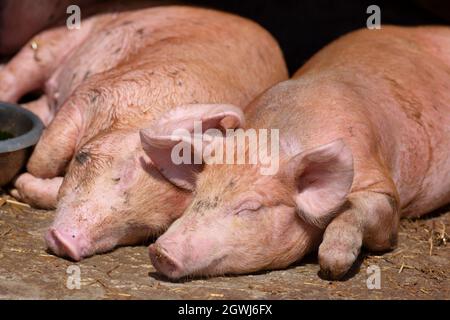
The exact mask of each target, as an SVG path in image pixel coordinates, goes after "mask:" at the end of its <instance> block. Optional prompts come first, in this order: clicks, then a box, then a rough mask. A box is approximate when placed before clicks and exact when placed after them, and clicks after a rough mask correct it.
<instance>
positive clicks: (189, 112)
mask: <svg viewBox="0 0 450 320" xmlns="http://www.w3.org/2000/svg"><path fill="white" fill-rule="evenodd" d="M196 122H197V123H196ZM198 124H201V129H202V133H204V132H205V131H206V130H208V129H213V128H217V129H221V130H226V129H235V128H238V127H241V126H243V124H244V115H243V112H242V110H241V109H240V108H238V107H235V106H232V105H227V104H193V105H185V106H181V107H178V108H176V109H174V110H172V111H170V112H168V113H166V114H164V115H163V116H162V117H161V118H160V119H158V120H157V121H155V123H154V124H153V125H151V126H150V127H149V128H147V129H144V130H141V132H140V136H141V142H142V147H143V149H144V151H145V152H146V154H147V155H148V156H149V157H150V159H151V160H152V162H153V164H154V165H155V166H156V168H158V170H159V171H160V172H161V174H162V175H163V176H164V177H166V178H167V179H168V180H169V181H170V182H172V183H173V184H174V185H176V186H178V187H180V188H183V189H187V190H193V189H194V187H195V179H196V178H195V177H196V173H198V172H199V171H201V169H202V163H201V162H202V155H201V150H197V149H196V148H195V147H197V146H198V145H197V144H196V143H194V136H193V133H194V128H195V125H198ZM198 138H201V137H195V139H198ZM203 142H204V140H203ZM203 142H201V143H202V147H204V146H205V144H204V143H203ZM174 148H177V150H178V149H180V150H189V151H190V153H191V154H189V155H185V154H183V158H184V159H186V158H189V159H190V160H191V161H183V162H181V163H180V162H179V161H178V160H177V161H174V157H173V152H172V151H174ZM195 159H200V163H199V162H198V161H194V160H195Z"/></svg>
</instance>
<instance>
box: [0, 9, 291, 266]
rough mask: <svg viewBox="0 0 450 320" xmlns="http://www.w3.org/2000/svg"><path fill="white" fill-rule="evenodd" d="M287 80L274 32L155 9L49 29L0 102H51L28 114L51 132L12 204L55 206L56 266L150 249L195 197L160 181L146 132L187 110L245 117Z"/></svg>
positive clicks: (206, 14)
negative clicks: (243, 110)
mask: <svg viewBox="0 0 450 320" xmlns="http://www.w3.org/2000/svg"><path fill="white" fill-rule="evenodd" d="M285 79H287V69H286V66H285V63H284V60H283V56H282V53H281V51H280V49H279V47H278V45H277V43H276V42H275V40H274V39H273V38H272V37H271V36H270V34H269V33H268V32H266V31H265V30H264V29H262V28H261V27H259V26H258V25H257V24H255V23H253V22H251V21H249V20H246V19H243V18H240V17H237V16H233V15H230V14H226V13H221V12H217V11H213V10H206V9H199V8H190V7H180V6H173V7H172V6H171V7H157V8H150V9H144V10H138V11H129V12H123V13H114V14H102V15H97V16H94V17H91V18H89V19H85V20H84V21H83V25H82V28H81V29H80V30H73V31H69V30H67V29H66V28H65V27H60V28H56V29H50V30H47V31H45V32H43V33H41V34H39V35H37V36H36V37H34V38H33V39H32V40H31V41H30V43H29V44H27V45H26V46H25V47H24V48H23V49H22V50H21V51H20V52H19V53H18V54H17V56H15V57H14V58H13V59H12V60H11V61H10V63H9V64H7V65H6V66H5V67H4V68H3V69H2V70H1V72H0V100H6V101H11V102H16V101H17V100H18V99H20V97H21V96H23V95H24V94H26V93H28V92H30V91H32V90H36V89H41V90H43V91H44V95H43V96H42V98H41V99H39V100H38V101H35V102H32V103H30V104H28V105H26V107H27V108H28V109H30V110H32V111H34V112H35V113H37V114H38V115H40V117H41V118H42V119H43V120H44V121H45V122H46V123H47V124H48V127H47V128H46V130H45V131H44V133H43V136H42V137H41V140H40V141H39V143H38V144H37V146H36V148H35V151H34V153H33V155H32V157H31V159H30V161H29V163H28V166H27V168H28V171H29V172H28V173H25V174H24V175H22V176H20V177H19V178H18V179H17V181H16V183H15V187H16V188H17V189H16V190H13V195H14V196H15V197H17V198H18V199H21V200H22V201H26V202H28V203H31V204H33V205H34V206H38V207H43V208H52V207H54V206H55V205H56V207H57V210H56V218H55V221H54V223H53V225H52V226H51V227H50V229H49V231H48V233H47V235H46V240H47V244H48V246H49V248H50V249H51V251H53V252H54V253H55V254H57V255H60V256H67V257H70V258H72V259H74V260H80V259H82V258H84V257H87V256H90V255H92V254H94V253H98V252H105V251H108V250H111V249H113V248H114V247H115V246H118V245H130V244H139V243H143V242H145V241H146V240H147V239H148V238H149V237H150V236H154V235H157V234H158V233H160V232H162V231H163V230H165V229H166V228H167V227H168V226H169V224H170V223H171V222H172V221H173V220H174V219H175V218H177V217H178V216H179V215H181V213H182V212H183V211H184V209H185V208H186V206H187V205H188V203H189V201H190V198H191V194H190V193H189V192H186V191H183V190H182V189H180V188H177V187H175V186H173V185H172V184H170V183H169V182H167V181H166V180H165V179H164V178H163V177H162V176H161V174H160V173H159V171H158V170H157V169H156V168H155V166H154V165H153V163H152V162H151V161H150V160H149V159H148V157H147V156H146V154H145V153H144V151H143V150H142V147H141V143H140V139H139V129H140V128H145V127H146V126H148V124H149V123H150V122H151V121H152V120H154V119H155V118H156V117H158V116H159V115H161V114H162V113H164V112H166V111H167V110H170V109H171V108H173V107H175V106H177V105H180V104H189V103H201V102H204V103H218V102H222V101H227V102H229V103H232V104H237V105H242V106H245V105H246V104H248V103H249V102H250V101H251V100H252V99H253V98H254V97H256V96H257V95H258V94H259V93H261V92H262V91H264V90H265V89H267V88H269V87H271V86H272V85H274V84H275V83H277V82H279V81H282V80H285ZM63 177H64V180H63Z"/></svg>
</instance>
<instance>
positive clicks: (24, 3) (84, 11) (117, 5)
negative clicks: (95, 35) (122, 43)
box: [0, 0, 174, 55]
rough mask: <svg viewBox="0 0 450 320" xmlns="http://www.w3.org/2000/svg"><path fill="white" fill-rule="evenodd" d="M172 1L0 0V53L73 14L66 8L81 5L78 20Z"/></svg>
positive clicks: (16, 47)
mask: <svg viewBox="0 0 450 320" xmlns="http://www.w3.org/2000/svg"><path fill="white" fill-rule="evenodd" d="M173 2H174V1H164V0H160V1H156V0H38V1H36V0H1V1H0V55H10V54H14V53H15V52H16V51H18V50H19V49H20V48H21V47H22V46H23V45H24V44H25V43H26V42H27V41H29V40H30V39H31V37H33V36H34V35H36V34H37V33H39V32H41V31H42V30H45V29H47V28H51V27H55V26H61V25H64V24H65V23H66V20H67V19H68V18H69V17H70V16H71V15H72V14H73V12H72V11H70V12H69V13H67V8H68V7H69V6H72V5H76V6H78V7H79V8H80V14H81V21H83V20H84V19H86V18H88V17H89V16H91V15H93V14H96V13H100V12H101V13H106V12H118V11H124V10H132V9H137V8H144V7H151V6H155V5H158V4H162V3H164V4H170V3H173Z"/></svg>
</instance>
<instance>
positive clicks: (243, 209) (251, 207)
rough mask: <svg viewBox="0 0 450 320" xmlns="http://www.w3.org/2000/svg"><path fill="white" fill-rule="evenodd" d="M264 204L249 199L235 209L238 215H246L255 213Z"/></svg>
mask: <svg viewBox="0 0 450 320" xmlns="http://www.w3.org/2000/svg"><path fill="white" fill-rule="evenodd" d="M261 207H262V204H261V203H259V202H257V201H247V202H244V203H243V204H242V205H240V206H239V207H237V208H236V210H235V211H234V212H235V214H236V215H245V214H249V213H254V212H256V211H258V210H259V209H261Z"/></svg>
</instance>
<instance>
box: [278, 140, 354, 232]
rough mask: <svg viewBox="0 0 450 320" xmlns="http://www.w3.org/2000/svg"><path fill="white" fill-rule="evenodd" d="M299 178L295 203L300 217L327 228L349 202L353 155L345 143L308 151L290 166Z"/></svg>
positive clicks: (292, 173)
mask: <svg viewBox="0 0 450 320" xmlns="http://www.w3.org/2000/svg"><path fill="white" fill-rule="evenodd" d="M286 170H287V171H288V172H286V173H287V174H290V175H291V176H293V177H294V178H295V190H296V191H295V194H294V200H295V203H296V205H297V209H298V213H299V215H300V216H301V217H302V218H303V219H304V220H306V221H307V222H308V223H311V224H313V225H315V226H317V227H320V228H325V227H326V225H327V224H328V222H329V221H330V220H331V219H332V218H333V217H334V215H335V214H336V213H337V211H338V210H339V209H340V208H341V207H342V206H343V205H344V203H345V202H346V201H347V195H348V194H349V192H350V188H351V186H352V182H353V156H352V152H351V150H350V148H349V147H348V146H347V145H346V144H345V143H344V141H343V140H341V139H339V140H335V141H333V142H331V143H328V144H326V145H323V146H320V147H317V148H314V149H311V150H307V151H304V152H302V153H300V154H298V155H296V156H294V157H293V158H292V159H291V160H290V161H289V162H288V164H287V169H286Z"/></svg>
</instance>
